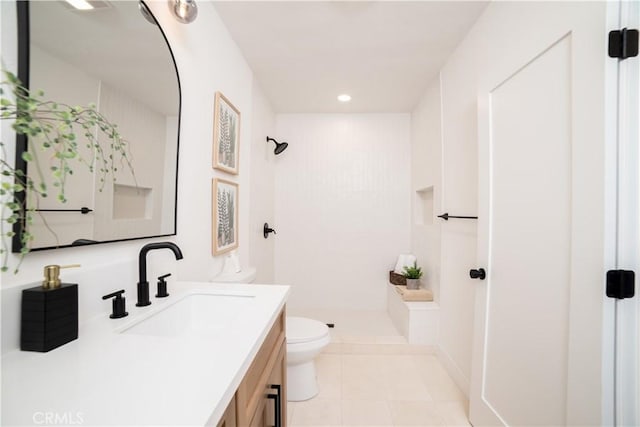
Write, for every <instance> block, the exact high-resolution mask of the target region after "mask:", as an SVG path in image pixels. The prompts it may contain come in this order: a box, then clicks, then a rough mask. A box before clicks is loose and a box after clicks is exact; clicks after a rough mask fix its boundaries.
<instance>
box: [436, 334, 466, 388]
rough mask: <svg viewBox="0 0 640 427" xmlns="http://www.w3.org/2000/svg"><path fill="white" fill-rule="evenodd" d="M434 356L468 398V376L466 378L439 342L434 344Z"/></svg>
mask: <svg viewBox="0 0 640 427" xmlns="http://www.w3.org/2000/svg"><path fill="white" fill-rule="evenodd" d="M436 356H437V357H438V360H439V361H440V363H442V366H443V367H444V369H446V371H447V373H448V374H449V376H450V377H451V379H453V381H454V382H455V383H456V385H457V386H458V387H459V388H460V390H462V392H463V393H464V394H465V396H467V399H469V388H470V386H469V378H467V377H466V376H465V375H464V373H463V372H462V370H461V369H460V367H459V366H458V364H457V363H456V362H455V360H453V358H452V357H451V356H450V355H449V353H447V352H446V351H445V350H444V349H443V348H442V346H441V345H440V344H438V345H437V346H436Z"/></svg>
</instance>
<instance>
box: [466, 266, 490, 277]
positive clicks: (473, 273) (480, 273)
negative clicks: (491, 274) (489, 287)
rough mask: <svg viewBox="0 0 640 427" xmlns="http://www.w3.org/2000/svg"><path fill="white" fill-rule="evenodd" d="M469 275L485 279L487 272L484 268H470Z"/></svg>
mask: <svg viewBox="0 0 640 427" xmlns="http://www.w3.org/2000/svg"><path fill="white" fill-rule="evenodd" d="M469 277H471V278H472V279H480V280H484V279H485V277H487V272H486V271H484V268H479V269H477V270H469Z"/></svg>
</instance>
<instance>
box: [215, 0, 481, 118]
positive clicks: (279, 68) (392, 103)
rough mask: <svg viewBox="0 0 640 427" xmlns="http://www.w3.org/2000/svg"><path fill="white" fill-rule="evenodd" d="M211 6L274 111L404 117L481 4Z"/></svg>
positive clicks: (237, 3)
mask: <svg viewBox="0 0 640 427" xmlns="http://www.w3.org/2000/svg"><path fill="white" fill-rule="evenodd" d="M214 4H215V7H216V9H217V11H218V13H219V14H220V16H221V18H222V20H223V21H224V23H225V24H226V26H227V28H228V29H229V31H230V33H231V35H232V36H233V38H234V40H235V41H236V43H237V44H238V46H239V47H240V49H241V50H242V52H243V54H244V56H245V58H246V59H247V61H248V63H249V65H250V66H251V68H252V69H253V71H254V72H255V75H256V78H257V80H258V82H259V83H260V85H261V87H262V88H263V90H264V91H265V92H266V95H267V97H268V98H269V99H270V101H271V103H272V105H273V107H274V109H275V110H276V112H278V113H334V112H385V113H387V112H409V111H411V110H412V108H413V107H414V106H415V104H416V103H417V101H418V100H419V98H420V97H421V96H422V94H423V93H424V91H425V89H426V87H427V84H428V83H429V82H430V81H431V80H432V79H433V78H435V77H436V76H437V75H438V71H439V70H440V68H441V67H442V65H443V64H444V63H445V61H446V59H447V58H448V57H449V55H450V54H451V53H452V52H453V50H454V49H455V47H456V46H457V45H458V43H459V42H460V41H461V40H462V39H463V37H464V35H465V34H466V33H467V31H468V30H469V28H470V27H471V26H472V25H473V23H474V22H475V21H476V20H477V18H478V17H479V16H480V14H481V13H482V11H483V10H484V8H485V7H486V6H487V4H488V2H487V1H388V2H385V1H322V2H316V1H301V2H296V1H289V2H281V1H277V2H270V1H267V2H264V1H230V2H215V3H214ZM341 93H348V94H350V95H351V96H352V97H353V99H352V101H351V102H349V103H346V104H343V103H339V102H338V101H337V100H336V97H337V96H338V95H339V94H341Z"/></svg>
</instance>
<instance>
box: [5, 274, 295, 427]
mask: <svg viewBox="0 0 640 427" xmlns="http://www.w3.org/2000/svg"><path fill="white" fill-rule="evenodd" d="M169 292H170V294H171V295H170V296H169V297H168V298H165V299H162V300H160V299H155V298H153V296H152V298H151V301H152V305H151V306H148V307H136V306H135V297H130V298H128V299H127V311H128V312H129V316H127V317H125V318H122V319H115V320H114V319H109V317H108V315H107V314H105V315H103V316H100V317H97V318H94V319H92V320H91V321H88V322H86V323H85V324H82V325H80V331H79V337H78V339H77V340H75V341H72V342H70V343H68V344H65V345H63V346H62V347H59V348H57V349H55V350H52V351H50V352H48V353H36V352H23V351H13V352H10V353H8V354H6V355H5V356H3V358H2V408H1V412H2V425H3V426H11V425H36V424H40V425H42V424H65V425H70V424H75V425H80V424H82V425H88V426H94V425H118V426H125V425H204V424H207V423H209V424H213V425H215V423H216V422H217V421H218V420H219V419H220V418H221V416H222V414H223V413H224V410H225V409H226V407H227V405H228V404H229V402H230V401H231V399H232V397H233V395H234V393H235V390H236V389H237V387H238V385H239V384H240V382H241V380H242V378H243V377H244V375H245V373H246V372H247V370H248V368H249V366H250V364H251V362H252V360H253V358H254V357H255V355H256V354H257V352H258V350H259V348H260V345H261V344H262V342H263V341H264V339H265V337H266V335H267V333H268V332H269V330H270V329H271V327H272V326H273V324H274V321H275V319H276V317H277V315H278V313H279V312H280V310H282V308H283V307H284V304H285V300H286V298H287V295H288V293H289V287H288V286H277V285H238V284H215V283H198V282H178V283H177V284H175V285H174V286H173V287H172V289H170V290H169ZM207 293H209V294H220V295H225V294H226V295H242V296H251V297H253V298H252V300H253V302H252V303H251V304H250V305H248V306H247V307H248V308H247V309H246V310H244V311H242V312H240V313H238V315H237V316H236V317H235V319H234V320H233V322H232V323H231V325H230V326H229V327H226V328H225V329H224V330H223V331H219V332H217V333H215V334H213V335H212V336H211V337H206V338H205V337H203V336H202V334H199V336H193V335H190V336H154V335H146V334H145V335H138V334H132V333H121V332H122V331H123V330H124V329H126V328H127V327H128V326H129V325H132V324H135V323H137V322H138V321H140V320H141V319H145V318H149V317H150V316H151V315H153V314H155V313H156V312H158V311H160V310H162V309H163V308H166V306H168V305H171V304H173V303H175V302H177V301H179V300H180V299H182V298H185V297H186V296H188V295H192V294H207ZM46 417H49V420H48V421H49V422H46V421H47V420H46ZM56 421H57V422H56Z"/></svg>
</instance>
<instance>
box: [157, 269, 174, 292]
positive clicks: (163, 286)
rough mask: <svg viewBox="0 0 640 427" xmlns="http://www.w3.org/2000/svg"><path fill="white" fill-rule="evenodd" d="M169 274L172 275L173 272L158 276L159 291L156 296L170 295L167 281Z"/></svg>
mask: <svg viewBox="0 0 640 427" xmlns="http://www.w3.org/2000/svg"><path fill="white" fill-rule="evenodd" d="M169 276H171V273H169V274H164V275H162V276H158V293H157V294H156V298H165V297H168V296H169V294H168V293H167V282H166V281H165V279H166V278H167V277H169Z"/></svg>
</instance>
